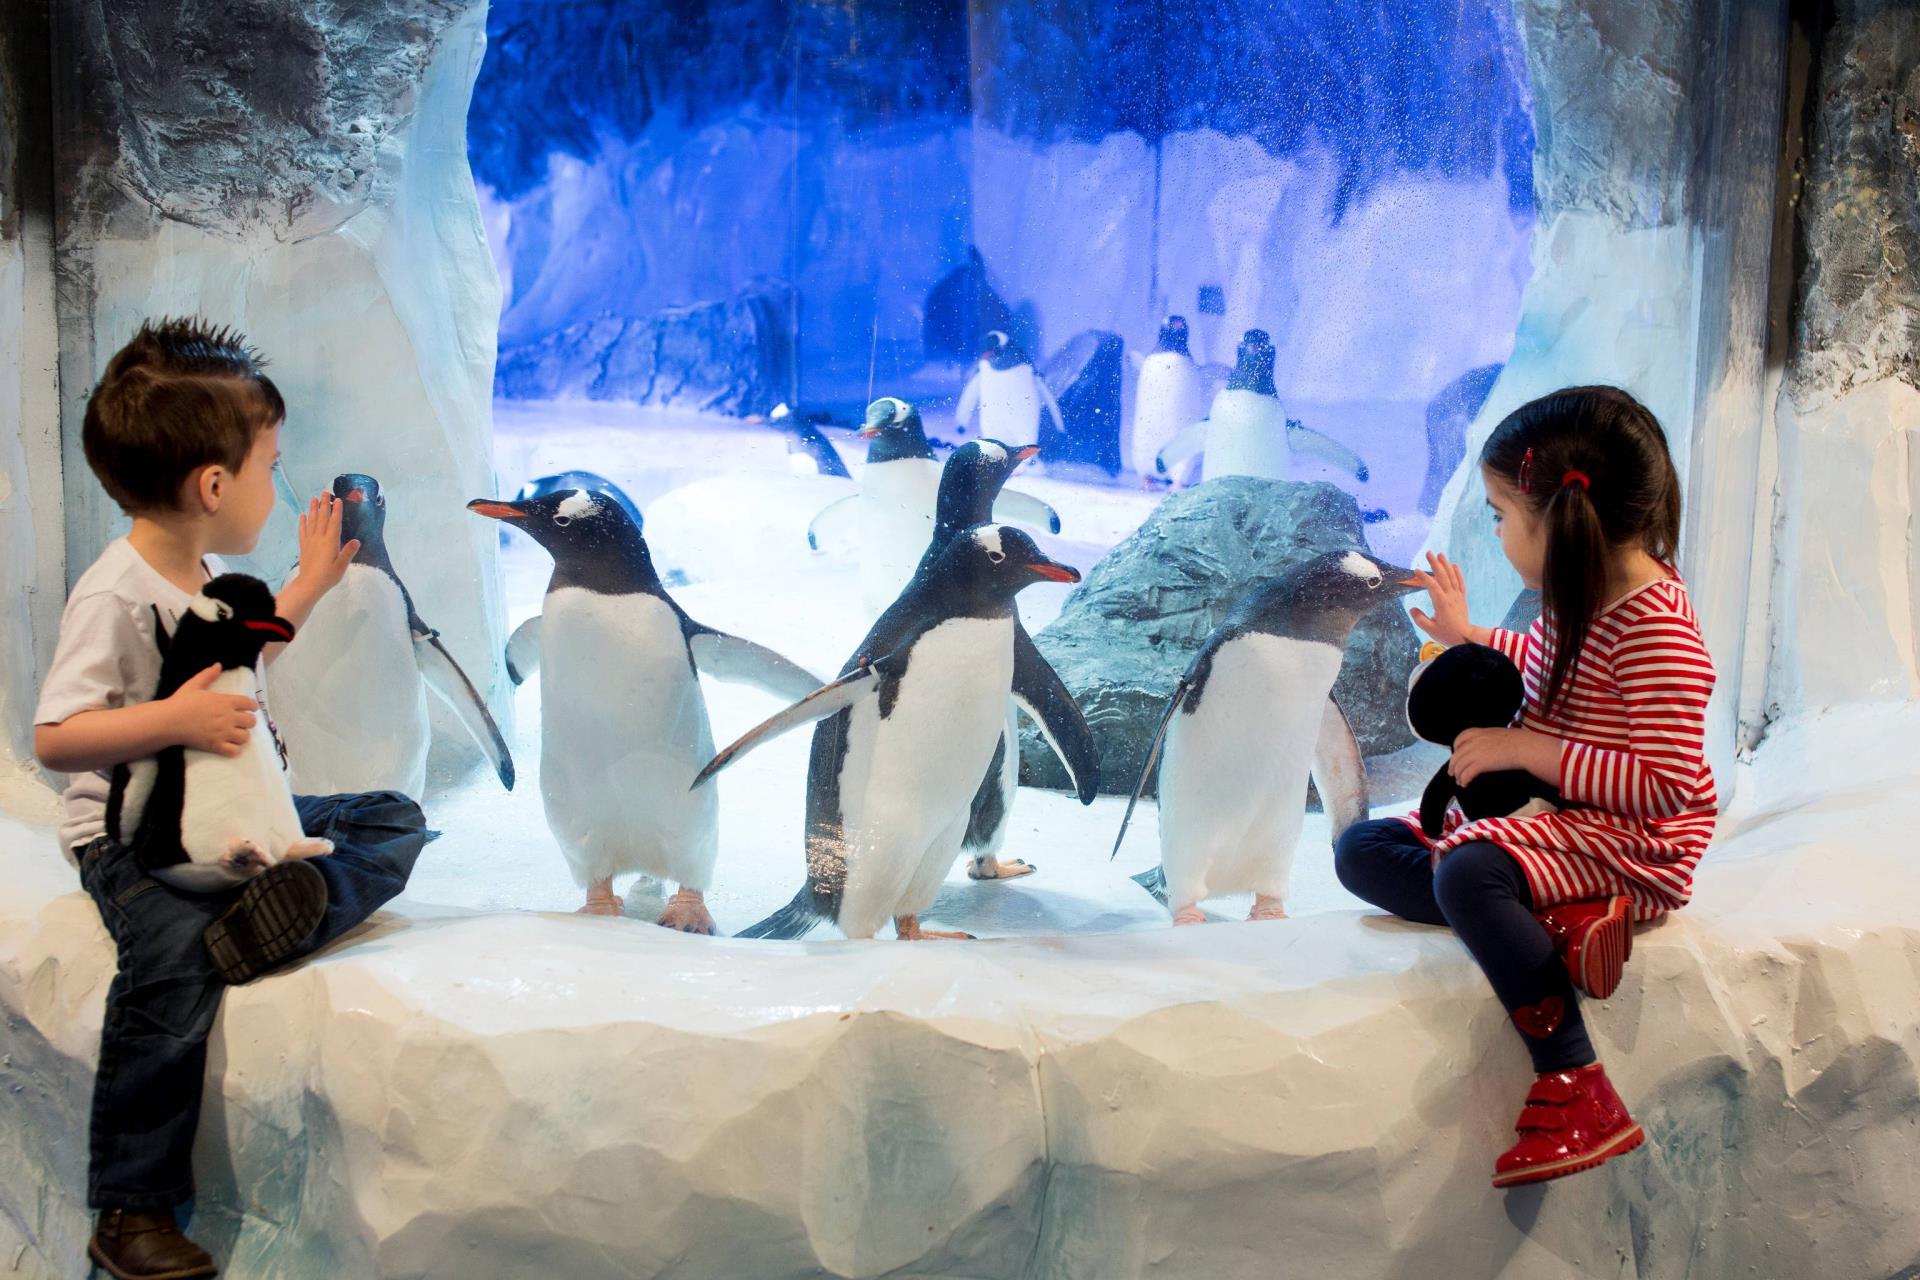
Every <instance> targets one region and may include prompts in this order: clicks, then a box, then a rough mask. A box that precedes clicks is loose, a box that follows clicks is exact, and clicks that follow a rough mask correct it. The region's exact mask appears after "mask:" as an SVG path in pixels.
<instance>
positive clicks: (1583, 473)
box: [1480, 387, 1680, 707]
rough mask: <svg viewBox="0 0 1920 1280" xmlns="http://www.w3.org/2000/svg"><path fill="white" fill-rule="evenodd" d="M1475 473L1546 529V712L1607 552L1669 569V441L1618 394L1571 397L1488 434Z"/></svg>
mask: <svg viewBox="0 0 1920 1280" xmlns="http://www.w3.org/2000/svg"><path fill="white" fill-rule="evenodd" d="M1480 465H1481V466H1482V467H1483V468H1485V469H1486V470H1487V472H1488V473H1489V474H1492V475H1495V476H1498V477H1500V479H1501V480H1503V481H1505V482H1506V483H1507V484H1508V485H1509V486H1511V487H1512V488H1513V489H1515V490H1516V491H1519V492H1521V494H1522V501H1524V502H1528V503H1530V504H1531V505H1532V508H1533V510H1534V511H1535V512H1536V513H1538V514H1539V516H1540V517H1541V519H1542V520H1544V521H1545V522H1546V542H1547V551H1546V563H1545V565H1544V566H1543V567H1542V572H1541V607H1542V610H1543V611H1544V612H1545V614H1546V615H1547V618H1548V620H1549V621H1551V622H1552V624H1553V628H1554V649H1553V664H1552V666H1551V667H1550V668H1549V669H1548V672H1547V687H1546V690H1545V694H1544V698H1543V703H1544V705H1545V706H1547V707H1552V706H1553V705H1554V703H1555V702H1556V701H1557V700H1558V699H1559V697H1560V695H1561V694H1562V693H1563V692H1564V691H1565V689H1566V686H1567V681H1568V680H1569V678H1570V677H1571V675H1572V672H1573V668H1574V664H1575V663H1576V662H1578V661H1579V659H1580V651H1581V649H1582V648H1584V647H1585V646H1586V642H1587V634H1588V632H1589V631H1590V630H1591V629H1592V626H1593V618H1594V615H1595V614H1597V613H1598V612H1599V611H1600V609H1601V608H1602V607H1603V606H1604V605H1605V604H1606V603H1607V602H1606V601H1605V600H1603V599H1602V598H1601V596H1602V593H1603V592H1605V591H1606V589H1607V568H1608V563H1609V559H1610V554H1611V552H1612V551H1613V549H1614V548H1616V547H1622V546H1628V545H1631V544H1634V543H1638V544H1639V545H1640V546H1642V547H1644V548H1645V549H1646V551H1647V554H1648V555H1651V556H1652V557H1654V558H1655V559H1656V560H1661V561H1666V562H1671V561H1672V560H1673V558H1674V553H1675V551H1676V549H1677V548H1678V546H1679V543H1680V477H1679V476H1678V475H1677V474H1675V472H1674V469H1673V458H1672V456H1671V455H1669V454H1668V452H1667V436H1666V432H1664V431H1662V430H1661V429H1660V424H1659V422H1657V421H1656V420H1655V419H1654V416H1653V414H1651V413H1649V412H1648V411H1647V407H1646V406H1645V405H1643V404H1641V403H1640V402H1639V401H1638V400H1635V399H1634V398H1633V397H1632V396H1630V395H1628V394H1627V393H1626V392H1624V391H1622V390H1620V388H1618V387H1567V388H1566V389H1564V390H1561V391H1556V392H1554V393H1553V394H1552V395H1545V396H1541V397H1540V398H1539V399H1538V400H1534V401H1531V402H1529V403H1527V404H1523V405H1521V406H1520V407H1519V408H1518V409H1515V410H1514V411H1513V412H1512V413H1510V414H1508V415H1507V416H1506V418H1504V419H1503V420H1502V421H1501V423H1500V425H1499V426H1497V427H1495V428H1494V429H1493V434H1492V435H1491V436H1489V437H1488V438H1487V443H1486V447H1485V448H1483V449H1481V451H1480ZM1523 470H1524V471H1526V472H1527V473H1528V474H1526V475H1525V476H1523V475H1522V471H1523ZM1582 478H1584V481H1585V482H1584V483H1582Z"/></svg>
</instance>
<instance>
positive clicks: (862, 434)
mask: <svg viewBox="0 0 1920 1280" xmlns="http://www.w3.org/2000/svg"><path fill="white" fill-rule="evenodd" d="M879 434H880V428H878V427H862V428H860V429H859V430H858V431H856V432H854V433H853V438H854V439H855V440H871V439H873V438H874V437H875V436H877V435H879Z"/></svg>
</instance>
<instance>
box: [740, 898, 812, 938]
mask: <svg viewBox="0 0 1920 1280" xmlns="http://www.w3.org/2000/svg"><path fill="white" fill-rule="evenodd" d="M819 923H820V915H819V913H818V912H816V911H815V910H814V909H813V888H812V886H811V885H802V886H801V888H800V892H798V893H796V894H794V895H793V901H791V902H789V903H788V904H787V905H786V906H784V907H782V908H780V909H779V910H778V911H776V912H774V913H773V914H772V915H770V916H768V917H767V918H766V919H764V920H761V921H759V922H757V923H755V924H750V925H748V926H747V927H746V928H744V929H742V930H741V931H740V932H738V933H736V934H734V935H733V936H734V937H736V938H778V939H782V940H790V939H793V938H804V937H805V936H806V935H807V934H809V933H811V932H812V931H813V927H814V926H815V925H817V924H819Z"/></svg>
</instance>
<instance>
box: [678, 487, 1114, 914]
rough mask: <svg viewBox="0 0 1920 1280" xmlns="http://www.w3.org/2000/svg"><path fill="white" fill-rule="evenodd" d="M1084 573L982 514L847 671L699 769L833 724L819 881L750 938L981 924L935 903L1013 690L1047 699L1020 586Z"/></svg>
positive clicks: (816, 758) (810, 773) (816, 810)
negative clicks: (1026, 648)
mask: <svg viewBox="0 0 1920 1280" xmlns="http://www.w3.org/2000/svg"><path fill="white" fill-rule="evenodd" d="M1079 580H1080V574H1079V573H1078V572H1077V571H1076V570H1074V569H1072V568H1070V567H1069V566H1067V565H1063V564H1058V563H1056V562H1054V561H1052V560H1049V559H1048V558H1047V557H1046V556H1044V555H1042V554H1041V553H1040V549H1039V548H1038V547H1036V546H1035V545H1034V543H1033V539H1032V538H1030V537H1028V536H1027V535H1026V534H1025V533H1023V532H1021V531H1020V530H1018V529H1013V528H1009V527H1007V526H1005V525H976V526H975V527H974V528H972V529H969V530H967V531H966V532H965V533H963V534H962V535H960V536H959V537H956V538H955V539H953V541H952V542H951V543H949V544H948V546H947V547H946V549H945V550H943V551H941V552H940V554H939V555H938V556H937V557H936V558H935V559H934V561H933V563H932V564H931V565H930V566H929V568H928V571H927V572H926V573H924V574H918V575H916V576H915V577H914V578H913V580H912V581H911V582H909V583H908V584H907V587H906V589H905V590H904V591H902V592H901V593H900V597H899V599H897V600H895V601H894V602H893V604H892V605H890V606H889V607H888V608H887V610H886V612H885V613H883V614H881V615H880V619H879V621H877V622H875V623H874V625H873V628H872V630H870V631H868V632H867V635H866V638H865V639H863V640H862V641H861V642H860V644H859V647H858V648H856V649H855V650H854V653H853V656H852V657H850V658H849V659H848V660H847V662H846V665H845V666H843V667H842V668H841V671H840V676H839V678H838V679H836V680H835V681H834V682H833V683H831V684H829V685H826V686H824V687H823V688H820V689H818V690H816V691H815V692H813V693H811V694H809V695H808V696H807V697H805V698H803V699H802V700H801V701H799V702H797V703H795V704H794V705H793V706H791V707H789V708H787V709H786V710H785V711H782V712H780V713H779V714H778V715H776V716H774V717H772V718H771V719H769V720H767V721H766V722H765V723H763V724H761V725H759V726H758V727H756V728H754V729H752V730H750V731H749V732H748V733H747V734H745V735H744V736H742V737H741V738H740V739H739V740H738V741H737V742H735V743H734V744H733V745H731V746H729V747H728V748H727V749H726V750H724V751H722V752H720V753H719V754H718V755H716V756H715V757H714V758H713V760H712V761H711V762H709V763H708V764H707V766H706V767H705V768H703V769H702V770H700V773H699V775H698V776H697V777H696V778H695V780H694V784H695V786H696V787H699V786H700V785H701V784H702V783H704V782H706V781H707V780H708V779H709V778H711V777H713V776H714V775H715V774H717V773H719V772H720V771H721V770H723V769H725V768H726V767H727V766H728V765H730V764H732V763H733V762H734V761H736V760H738V759H740V758H741V757H742V756H744V755H745V754H747V753H748V752H749V751H752V750H754V749H755V748H756V747H758V746H760V745H762V744H763V743H765V742H768V741H771V740H772V739H773V738H776V737H778V736H780V735H781V734H783V733H785V732H787V731H788V730H790V729H796V728H799V727H800V726H802V725H807V724H813V723H814V722H816V721H818V722H819V725H818V727H817V728H816V729H815V730H814V734H813V749H812V754H811V757H810V759H809V763H808V768H807V827H806V869H807V883H806V885H805V887H803V888H802V889H801V890H800V892H799V893H798V894H796V895H795V896H794V899H793V901H792V902H790V903H788V904H787V905H786V906H785V907H783V908H781V909H780V910H779V911H777V912H775V913H774V914H773V915H771V916H769V917H767V918H766V919H765V920H762V921H760V922H759V923H758V924H756V925H754V926H753V927H751V928H749V929H747V930H745V931H743V932H742V933H741V934H740V935H738V936H740V937H743V938H797V937H800V936H802V935H803V934H805V933H807V932H808V931H809V930H811V929H812V928H813V927H814V926H815V925H816V924H818V923H819V922H820V921H821V920H823V919H824V920H832V921H835V922H837V923H838V924H839V926H840V929H841V931H842V932H843V933H845V934H846V936H847V937H849V938H871V937H873V935H874V933H875V932H876V931H877V930H878V929H879V927H880V926H881V925H882V924H884V923H886V921H887V920H888V919H889V918H891V919H892V921H893V926H894V934H895V936H896V937H898V938H901V939H903V940H908V941H913V940H919V939H923V938H959V937H965V936H966V935H965V934H956V933H941V932H935V931H932V930H928V929H924V928H922V927H921V925H920V915H921V913H922V912H924V911H926V909H927V908H928V907H930V906H932V905H933V901H934V898H935V897H936V896H937V895H938V894H939V891H940V885H941V883H942V882H943V881H944V880H945V879H946V875H947V871H948V869H949V868H950V867H952V865H953V860H954V858H955V856H956V855H958V854H959V852H960V848H961V842H962V840H963V839H964V837H965V835H966V830H967V824H968V821H969V816H970V813H971V808H972V801H973V796H974V794H975V792H976V790H977V789H978V786H977V784H978V780H979V779H980V777H981V776H982V775H983V774H984V773H985V771H986V769H987V766H988V764H989V763H990V762H991V761H992V759H993V751H994V744H995V743H997V742H998V741H999V740H1000V735H1001V732H1002V729H1003V726H1004V723H1005V712H1006V705H1007V699H1008V697H1009V696H1015V697H1020V698H1023V699H1025V700H1027V701H1029V702H1033V701H1035V700H1036V699H1040V698H1044V697H1045V693H1044V690H1043V689H1042V687H1041V686H1040V685H1039V684H1038V683H1036V674H1037V673H1035V672H1034V671H1032V670H1031V669H1028V668H1024V667H1023V664H1022V662H1021V659H1020V653H1019V648H1018V646H1017V644H1016V643H1015V634H1016V622H1017V616H1018V615H1017V613H1016V611H1015V608H1014V596H1015V594H1016V593H1018V592H1019V591H1020V590H1021V589H1022V588H1025V587H1028V586H1031V585H1032V584H1033V583H1036V582H1078V581H1079ZM1084 785H1086V784H1085V783H1084V782H1083V786H1084Z"/></svg>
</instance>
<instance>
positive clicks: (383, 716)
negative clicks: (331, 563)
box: [267, 564, 430, 796]
mask: <svg viewBox="0 0 1920 1280" xmlns="http://www.w3.org/2000/svg"><path fill="white" fill-rule="evenodd" d="M413 644H414V641H413V633H412V630H411V628H410V627H409V625H408V622H407V603H406V599H405V597H403V596H402V595H401V594H400V587H399V584H398V583H396V582H395V581H394V580H393V578H392V577H391V576H390V575H388V574H386V573H385V572H383V571H381V570H379V569H375V568H371V567H369V566H367V565H361V564H356V565H349V566H348V568H347V572H346V575H345V576H344V577H343V578H341V580H340V584H339V585H338V586H336V587H335V588H334V589H333V590H332V591H330V592H328V593H327V594H326V596H325V597H324V598H322V599H321V601H320V603H319V604H318V605H316V606H315V607H314V610H313V614H312V616H310V617H309V618H308V619H307V623H306V625H305V626H303V627H302V628H300V632H299V634H298V635H297V636H296V637H295V638H294V641H293V643H292V644H290V645H288V646H287V648H286V649H285V651H283V652H282V653H281V654H280V656H279V657H278V658H277V659H275V661H274V662H273V664H272V665H271V666H269V667H268V668H267V692H268V696H269V697H270V698H271V699H272V703H273V713H274V720H275V722H276V723H277V724H278V725H279V727H280V733H281V737H282V738H283V739H285V741H286V744H287V760H288V763H289V765H290V767H291V769H292V774H293V786H294V789H295V790H296V791H298V792H300V793H301V794H303V795H333V794H335V793H338V792H353V791H387V790H392V791H399V792H401V793H402V794H404V795H409V796H418V795H419V794H420V793H421V792H422V790H423V789H424V788H425V786H426V772H427V748H428V746H429V745H430V732H429V728H428V719H427V692H426V686H425V685H424V684H422V683H421V680H420V668H419V664H418V662H417V660H416V659H415V657H414V652H413Z"/></svg>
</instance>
